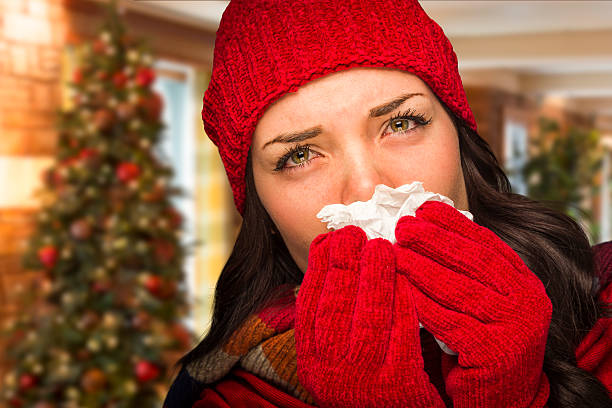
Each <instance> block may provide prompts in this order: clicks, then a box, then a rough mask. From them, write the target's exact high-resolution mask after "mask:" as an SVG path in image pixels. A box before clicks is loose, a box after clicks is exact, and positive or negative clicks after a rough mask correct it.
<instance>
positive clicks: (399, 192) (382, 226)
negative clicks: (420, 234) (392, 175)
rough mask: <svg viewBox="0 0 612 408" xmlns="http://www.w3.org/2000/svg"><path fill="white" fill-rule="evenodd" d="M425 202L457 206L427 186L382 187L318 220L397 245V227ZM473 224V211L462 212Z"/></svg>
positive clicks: (331, 208) (322, 214)
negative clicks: (354, 228) (400, 220)
mask: <svg viewBox="0 0 612 408" xmlns="http://www.w3.org/2000/svg"><path fill="white" fill-rule="evenodd" d="M425 201H441V202H443V203H446V204H449V205H451V206H453V207H454V206H455V203H453V200H451V199H450V198H448V197H446V196H443V195H441V194H437V193H432V192H429V191H425V189H424V188H423V183H422V182H420V181H415V182H413V183H410V184H404V185H403V186H400V187H398V188H395V189H393V188H391V187H388V186H385V185H384V184H379V185H377V186H376V187H375V188H374V195H373V196H372V198H370V199H369V200H368V201H355V202H354V203H351V204H349V205H344V204H330V205H326V206H325V207H323V208H322V209H321V211H319V213H318V214H317V218H321V221H322V222H326V223H327V228H329V229H340V228H342V227H346V226H347V225H356V226H358V227H360V228H361V229H363V230H364V231H365V233H366V235H367V237H368V238H369V239H372V238H385V239H388V240H389V241H391V242H392V243H395V226H396V225H397V221H399V219H400V218H402V217H403V216H404V215H412V216H413V217H414V214H415V212H416V210H417V208H419V207H420V206H421V204H423V203H424V202H425ZM458 211H459V212H461V213H462V214H463V215H465V216H466V217H468V218H469V219H470V220H473V219H474V217H473V216H472V214H471V213H470V212H469V211H462V210H458Z"/></svg>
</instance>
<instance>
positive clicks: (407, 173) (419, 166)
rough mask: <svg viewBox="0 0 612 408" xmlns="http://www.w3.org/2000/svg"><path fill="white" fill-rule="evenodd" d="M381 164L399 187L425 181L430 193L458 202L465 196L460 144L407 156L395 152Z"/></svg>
mask: <svg viewBox="0 0 612 408" xmlns="http://www.w3.org/2000/svg"><path fill="white" fill-rule="evenodd" d="M398 153H400V154H398ZM401 153H404V154H401ZM380 162H381V163H386V164H385V170H384V171H385V173H386V174H390V175H392V176H391V177H392V181H393V184H394V185H395V187H397V186H400V185H403V184H407V183H411V182H413V181H422V182H423V188H424V189H425V190H426V191H433V192H435V193H439V194H443V195H445V196H447V197H449V198H451V199H452V200H453V201H455V202H456V201H457V199H459V198H460V196H461V189H462V185H463V183H462V177H463V173H462V171H461V162H460V158H459V148H458V146H457V145H456V144H453V143H447V145H444V144H442V143H437V144H431V145H423V146H419V147H418V148H415V147H412V148H411V149H410V151H406V152H401V149H400V151H398V150H394V151H393V152H392V153H391V154H386V157H384V158H381V159H380Z"/></svg>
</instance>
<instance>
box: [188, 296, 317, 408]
mask: <svg viewBox="0 0 612 408" xmlns="http://www.w3.org/2000/svg"><path fill="white" fill-rule="evenodd" d="M282 289H283V290H282V291H281V294H280V295H279V296H277V297H275V298H274V300H273V301H272V302H270V303H268V305H267V306H266V307H265V308H263V309H262V310H261V311H260V312H258V313H255V314H253V315H251V316H249V318H248V319H247V320H246V321H245V322H244V323H243V324H242V326H240V327H239V328H238V330H236V331H235V332H234V333H233V334H232V336H231V337H230V338H229V340H228V341H227V342H226V343H225V344H224V345H222V346H221V347H218V348H217V349H215V350H213V351H211V352H210V353H208V354H207V355H205V356H204V357H202V358H201V359H199V360H195V361H193V362H191V363H190V364H188V365H187V367H186V370H187V372H188V373H189V375H190V376H191V377H192V378H193V379H195V380H196V381H198V382H200V383H204V384H210V383H213V382H215V381H217V380H219V379H221V378H223V377H224V376H225V375H227V374H228V373H229V372H230V370H231V369H232V368H233V367H234V366H235V365H236V364H238V365H240V367H242V368H243V369H245V370H246V371H248V372H250V373H253V374H255V375H256V376H258V377H260V378H262V379H264V380H266V381H267V382H269V383H270V384H273V385H275V386H276V387H277V388H279V389H281V390H283V391H285V392H286V393H288V394H290V395H293V396H294V397H296V398H298V399H299V400H301V401H303V402H305V403H307V404H314V401H313V399H312V397H311V396H310V395H309V394H308V392H307V391H306V390H305V389H304V388H303V387H302V386H301V385H300V383H299V382H298V376H297V357H296V352H295V337H294V324H295V300H296V297H297V293H298V289H299V286H296V287H286V288H284V287H283V288H282Z"/></svg>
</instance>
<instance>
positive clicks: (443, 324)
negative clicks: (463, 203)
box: [394, 201, 552, 408]
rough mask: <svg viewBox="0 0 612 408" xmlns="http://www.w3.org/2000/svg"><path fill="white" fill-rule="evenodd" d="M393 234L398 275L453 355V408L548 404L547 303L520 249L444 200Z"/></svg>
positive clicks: (426, 324)
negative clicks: (545, 363)
mask: <svg viewBox="0 0 612 408" xmlns="http://www.w3.org/2000/svg"><path fill="white" fill-rule="evenodd" d="M395 233H396V238H397V243H396V244H395V246H394V248H395V254H396V258H397V260H396V261H397V269H398V273H401V274H404V275H405V276H406V277H407V278H408V279H409V280H410V282H411V283H412V285H413V287H414V299H415V303H416V308H417V313H418V317H419V320H420V321H421V323H422V324H423V326H424V327H425V328H426V329H427V330H428V331H430V332H431V333H432V334H433V335H434V336H435V337H436V338H438V339H439V340H441V341H442V342H444V343H445V344H446V345H447V346H448V347H449V348H450V349H451V350H453V351H455V352H456V353H458V356H457V357H456V362H455V364H454V366H452V368H451V369H450V371H449V372H448V375H447V377H446V379H445V382H446V391H447V393H448V395H449V396H450V397H451V398H452V400H453V405H454V406H455V407H479V408H484V407H532V408H533V407H543V406H545V405H546V401H547V399H548V395H549V383H548V380H547V377H546V375H545V374H544V372H543V371H542V366H543V360H544V352H545V348H546V340H547V335H548V327H549V324H550V320H551V315H552V305H551V302H550V299H549V298H548V296H547V294H546V291H545V288H544V285H543V284H542V282H541V281H540V280H539V279H538V278H537V276H536V275H535V274H534V273H533V272H532V271H530V270H529V268H527V266H526V265H525V264H524V263H523V261H522V260H521V258H520V257H519V256H518V254H517V253H516V252H514V250H512V248H510V246H508V245H507V244H506V243H505V242H503V241H502V240H501V239H500V238H499V237H498V236H497V235H495V234H494V233H493V232H492V231H491V230H489V229H487V228H484V227H482V226H480V225H478V224H476V223H475V222H473V221H471V220H470V219H469V218H467V217H466V216H464V215H463V214H461V213H460V212H459V211H457V210H456V209H455V208H453V207H452V206H450V205H447V204H444V203H441V202H435V201H428V202H425V203H424V204H423V205H422V206H421V207H419V209H418V210H417V211H416V214H415V217H411V216H405V217H402V218H401V219H400V220H399V222H398V224H397V226H396V230H395ZM444 358H445V361H447V362H448V361H449V360H452V359H455V357H450V356H447V355H445V356H444Z"/></svg>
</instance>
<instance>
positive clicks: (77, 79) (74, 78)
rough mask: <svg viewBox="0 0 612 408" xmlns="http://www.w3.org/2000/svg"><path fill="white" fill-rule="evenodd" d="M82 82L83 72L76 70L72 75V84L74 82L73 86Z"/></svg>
mask: <svg viewBox="0 0 612 408" xmlns="http://www.w3.org/2000/svg"><path fill="white" fill-rule="evenodd" d="M82 81H83V71H81V70H80V69H79V68H77V69H75V70H74V72H73V73H72V82H74V83H75V84H77V85H78V84H80V83H81V82H82Z"/></svg>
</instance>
